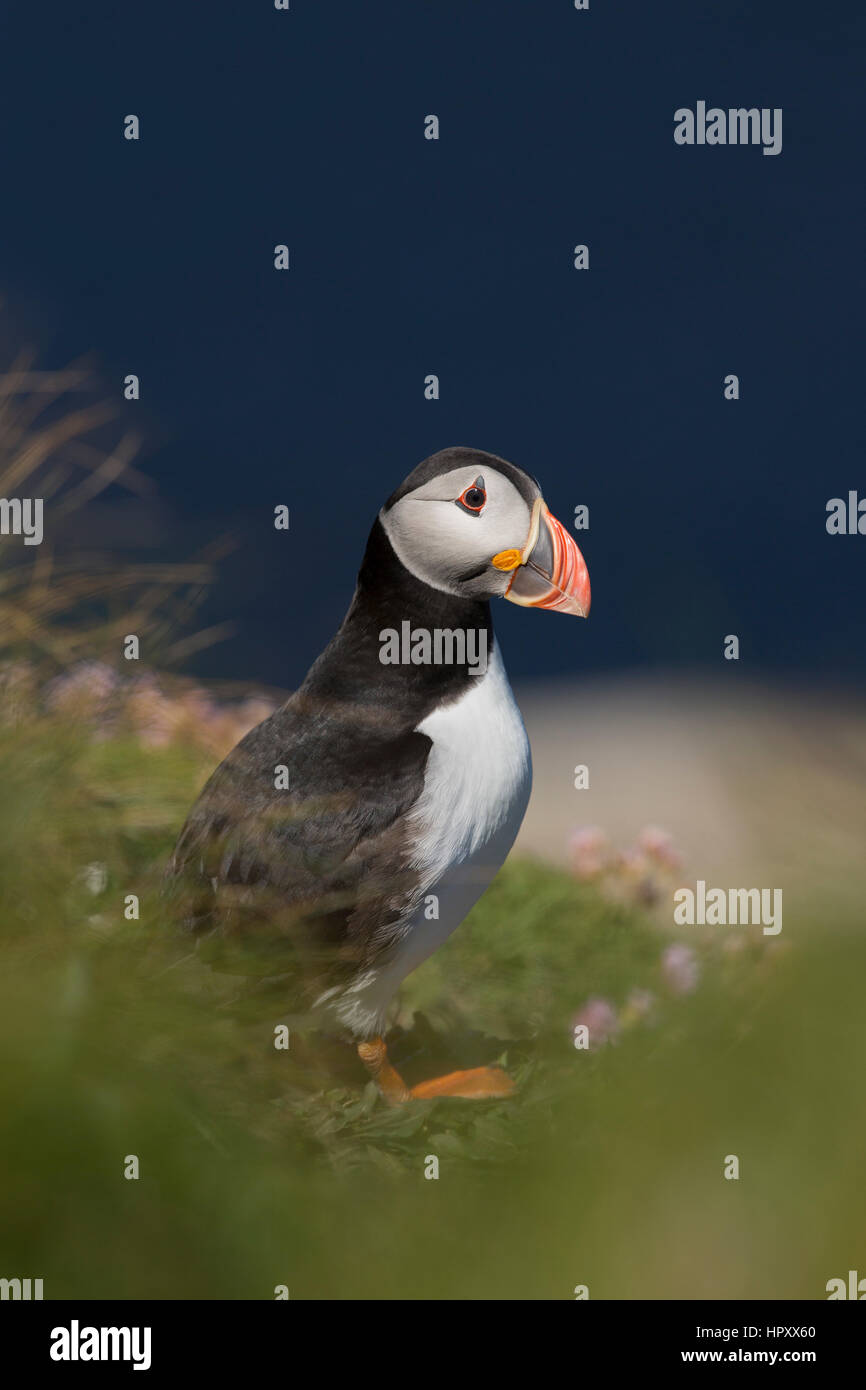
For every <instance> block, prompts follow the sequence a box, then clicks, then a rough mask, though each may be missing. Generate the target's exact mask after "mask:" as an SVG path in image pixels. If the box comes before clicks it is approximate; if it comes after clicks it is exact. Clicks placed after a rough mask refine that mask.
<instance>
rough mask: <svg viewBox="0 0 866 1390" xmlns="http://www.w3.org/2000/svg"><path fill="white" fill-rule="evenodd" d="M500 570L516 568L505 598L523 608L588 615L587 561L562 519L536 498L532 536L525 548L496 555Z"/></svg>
mask: <svg viewBox="0 0 866 1390" xmlns="http://www.w3.org/2000/svg"><path fill="white" fill-rule="evenodd" d="M493 564H494V565H495V566H496V568H497V569H503V570H513V571H514V572H513V574H512V576H511V583H510V584H509V586H508V588H507V589H506V591H505V597H506V598H507V599H510V600H511V602H512V603H519V604H520V605H521V606H522V607H523V608H553V609H555V610H556V611H557V612H559V613H575V614H576V615H577V617H579V618H587V617H589V605H590V602H591V597H592V596H591V593H590V587H589V571H588V569H587V568H586V561H585V560H584V558H583V556H582V555H581V553H580V550H579V549H578V547H577V545H576V543H575V542H574V541H573V540H572V538H571V536H570V535H569V534H568V532H567V531H566V529H565V527H564V526H563V525H562V523H561V522H559V521H557V519H556V517H555V516H553V515H551V513H550V512H549V511H548V510H547V506H546V504H545V502H544V501H543V500H542V499H541V498H540V497H538V498H536V500H535V503H534V505H533V508H532V524H531V526H530V529H529V537H528V539H527V542H526V545H525V546H524V548H523V550H522V551H518V550H503V551H502V552H501V553H500V554H499V555H495V556H494V557H493Z"/></svg>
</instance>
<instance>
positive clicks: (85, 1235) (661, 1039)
mask: <svg viewBox="0 0 866 1390" xmlns="http://www.w3.org/2000/svg"><path fill="white" fill-rule="evenodd" d="M212 761H213V759H212V757H211V756H210V755H208V754H207V753H206V752H205V751H203V750H201V749H196V748H195V747H193V746H190V745H188V744H186V743H174V744H169V745H167V746H165V747H157V748H154V747H147V746H145V745H144V744H142V743H141V741H139V740H138V739H136V738H135V737H133V736H131V735H130V734H129V733H128V732H124V731H122V730H121V731H118V732H117V733H116V734H113V735H112V736H110V737H102V738H97V739H94V738H93V737H91V735H90V733H89V732H87V731H85V730H83V729H82V728H81V727H80V726H79V725H76V724H74V723H69V722H67V723H64V722H63V721H61V720H60V719H59V718H57V717H51V718H42V717H39V718H37V717H34V718H31V719H28V720H23V721H21V722H19V723H17V724H15V725H8V726H6V727H4V728H3V730H2V732H0V774H2V779H3V786H4V792H5V795H4V798H3V800H2V807H0V902H2V909H3V910H2V959H3V970H2V977H0V1047H2V1056H3V1067H2V1069H0V1233H2V1234H0V1273H2V1274H3V1275H5V1276H8V1277H11V1276H13V1275H19V1276H30V1277H41V1278H43V1279H44V1280H45V1293H46V1297H49V1298H54V1297H101V1296H107V1297H122V1298H126V1297H145V1298H146V1297H156V1298H270V1297H272V1296H273V1291H274V1287H275V1286H276V1285H278V1284H287V1285H288V1286H289V1288H290V1292H291V1296H292V1298H322V1297H327V1298H423V1297H438V1298H525V1297H529V1298H536V1297H545V1298H546V1297H553V1298H569V1297H570V1296H571V1291H572V1289H573V1287H574V1285H575V1284H578V1283H585V1284H588V1285H589V1287H590V1293H591V1296H592V1297H626V1298H627V1297H637V1296H647V1295H648V1296H650V1297H695V1296H697V1297H714V1296H718V1297H775V1296H780V1297H801V1298H813V1297H822V1296H823V1291H824V1285H825V1283H826V1281H827V1279H829V1278H831V1277H833V1276H835V1275H837V1274H844V1273H845V1272H846V1271H847V1270H848V1268H853V1267H857V1264H858V1261H859V1262H860V1267H861V1269H862V1262H863V1259H864V1255H863V1245H862V1217H863V1214H864V1202H863V1197H862V1154H863V1147H864V1140H866V1102H864V1096H863V1087H862V1074H863V1065H864V1062H866V1043H864V1029H863V1024H862V1005H861V1000H860V995H861V993H862V985H861V983H860V982H861V981H862V978H863V971H864V966H866V959H864V956H866V951H864V947H863V944H862V941H861V939H860V937H859V936H858V935H857V934H856V933H853V932H852V933H846V932H844V931H843V930H841V928H842V927H844V926H845V925H846V924H844V923H825V924H824V930H823V932H822V933H816V932H814V931H812V932H810V933H808V934H806V933H804V935H806V937H807V943H808V944H803V945H802V946H801V945H800V944H799V939H798V938H796V937H795V939H794V940H793V942H791V943H789V942H788V941H787V939H786V938H787V934H788V933H787V928H786V932H785V933H783V937H782V938H780V939H779V940H778V941H772V942H768V941H767V940H766V939H764V938H763V937H761V936H760V934H757V935H756V933H757V932H758V929H756V928H739V929H732V930H733V931H734V932H736V931H740V932H741V933H743V936H744V944H743V947H742V949H740V950H738V951H730V950H727V949H725V946H724V941H723V940H722V938H721V936H720V935H719V934H718V933H716V934H712V932H711V929H706V928H705V929H698V928H694V929H691V931H692V935H691V936H690V937H689V938H688V940H689V943H690V944H692V945H694V943H695V942H701V941H703V942H704V944H703V945H701V946H700V948H699V949H698V961H699V964H700V970H701V978H700V982H699V983H698V984H697V987H696V988H694V989H692V988H691V987H689V988H684V989H683V990H682V991H681V992H680V993H676V992H675V991H674V990H673V989H672V987H671V983H670V980H669V979H667V978H666V976H665V972H664V969H663V967H662V958H663V953H664V951H665V948H666V947H667V946H668V945H669V944H670V941H671V939H672V938H671V935H670V932H669V930H668V929H667V928H666V927H663V926H661V925H660V924H659V923H658V922H656V921H655V920H653V918H652V917H651V916H650V915H649V914H648V913H647V912H646V911H645V910H643V909H638V908H635V907H630V906H626V905H624V904H622V903H618V902H612V901H610V900H608V899H607V898H606V897H604V896H602V895H601V893H600V892H599V891H598V890H597V888H595V887H593V886H592V885H590V884H586V883H580V882H577V881H576V880H574V879H572V878H571V877H570V876H568V875H566V874H563V873H560V872H556V871H553V870H551V869H550V868H548V867H546V866H542V865H538V864H533V863H528V862H516V863H513V864H511V865H509V866H508V867H507V868H506V869H505V870H504V871H503V873H502V875H501V876H500V878H499V879H498V880H497V881H496V883H495V884H494V886H493V887H492V888H491V890H490V891H489V892H488V893H487V894H486V895H485V897H484V899H483V900H482V902H481V903H480V904H479V906H478V907H477V909H476V910H475V911H474V912H473V914H472V916H471V917H470V919H469V920H468V921H467V922H466V923H465V924H464V926H463V927H462V928H461V930H460V931H459V932H458V933H457V934H455V936H454V937H453V938H452V939H451V940H450V941H449V942H448V943H447V944H446V946H445V947H443V949H442V950H441V951H440V952H438V953H437V955H436V956H434V957H433V958H432V959H431V960H430V961H428V962H427V963H426V964H425V965H424V966H422V967H421V969H420V970H418V971H417V972H416V974H415V975H414V976H413V977H411V979H410V980H409V981H408V982H407V984H406V986H405V989H404V991H403V995H402V1001H401V1005H400V1014H399V1021H398V1023H397V1025H396V1026H395V1029H394V1033H393V1037H392V1039H391V1044H390V1046H391V1054H392V1058H393V1060H394V1062H395V1064H396V1065H398V1066H399V1067H400V1069H401V1070H402V1072H403V1074H404V1075H405V1076H406V1078H407V1080H409V1081H410V1082H411V1081H414V1080H416V1079H419V1078H420V1077H421V1076H426V1075H431V1074H436V1073H437V1072H439V1071H445V1070H449V1069H451V1068H453V1067H455V1066H473V1065H478V1064H480V1063H490V1062H494V1061H496V1060H497V1059H499V1060H500V1061H501V1062H502V1063H503V1064H504V1065H506V1067H507V1068H508V1070H509V1072H510V1073H511V1074H512V1076H514V1077H515V1078H516V1079H517V1081H518V1083H519V1089H518V1093H517V1095H516V1096H515V1097H514V1098H511V1099H509V1100H507V1101H496V1102H493V1101H490V1102H469V1101H461V1100H438V1101H426V1102H423V1103H419V1102H415V1103H412V1104H410V1105H408V1106H406V1107H403V1108H399V1109H396V1110H389V1109H387V1108H386V1107H385V1106H384V1105H383V1104H382V1102H381V1100H380V1098H379V1097H378V1095H377V1092H376V1090H375V1087H374V1086H372V1085H371V1084H370V1083H369V1082H368V1081H367V1079H366V1076H365V1074H364V1072H363V1069H362V1068H361V1067H360V1064H359V1063H358V1062H357V1059H356V1058H355V1056H354V1053H353V1052H352V1050H351V1049H350V1048H348V1047H345V1046H343V1045H342V1044H337V1043H334V1042H329V1041H328V1040H326V1039H323V1038H318V1037H315V1036H307V1037H302V1036H301V1035H295V1034H293V1035H292V1038H291V1046H290V1048H289V1050H288V1051H280V1050H277V1049H275V1047H274V1027H275V1025H277V1024H278V1023H279V1022H280V1000H279V994H278V993H275V992H271V993H262V994H260V995H248V994H247V995H244V994H243V993H242V986H241V985H240V984H239V982H238V981H237V980H235V979H233V978H231V977H224V976H217V975H216V974H215V973H213V972H211V971H209V970H207V969H206V968H204V967H203V966H202V964H201V962H200V960H199V959H198V958H197V957H196V954H195V952H194V951H193V950H192V949H191V948H190V946H189V944H188V943H187V942H186V941H184V940H183V939H182V938H179V937H177V936H176V935H175V933H174V931H173V929H172V927H171V925H170V923H169V922H168V921H167V920H166V913H165V908H164V905H163V903H162V902H161V900H160V895H159V889H160V877H161V872H162V867H163V864H164V861H165V857H166V855H167V853H168V852H169V850H170V847H171V844H172V842H173V839H174V836H175V834H176V832H177V829H178V827H179V825H180V823H181V821H182V819H183V816H184V814H185V812H186V809H187V808H188V805H189V803H190V801H191V800H192V798H193V796H194V794H195V791H196V788H197V787H198V786H199V785H200V784H201V782H202V781H203V779H204V777H205V776H206V775H207V772H208V771H209V768H210V766H211V765H212ZM94 864H96V865H101V866H104V869H103V870H102V871H101V872H100V874H99V875H97V876H96V879H95V880H94V877H93V875H92V874H91V875H90V876H88V873H87V872H86V867H87V866H88V865H94ZM130 893H135V894H137V895H138V896H139V898H140V903H141V916H140V920H138V921H135V920H126V919H125V917H124V898H125V896H126V895H127V894H130ZM702 930H703V933H704V936H703V937H702V936H701V931H702ZM650 997H651V1002H648V1001H649V1000H650ZM594 998H595V999H601V1000H603V1001H605V1002H606V1004H607V1005H609V1007H610V1009H611V1010H612V1011H613V1012H614V1013H615V1015H616V1018H617V1021H618V1028H617V1030H616V1032H615V1034H614V1035H613V1037H612V1038H611V1040H610V1041H609V1042H608V1043H607V1044H606V1045H605V1046H602V1047H598V1048H593V1049H590V1050H589V1051H584V1050H577V1049H575V1047H574V1045H573V1036H572V1029H573V1023H574V1021H575V1017H576V1016H577V1015H579V1014H580V1012H581V1010H583V1009H584V1008H585V1006H586V1005H587V1002H588V1001H590V1000H592V999H594ZM636 1000H639V1001H641V1002H640V1007H638V1004H637V1003H636V1002H635V1001H636ZM131 1154H134V1155H137V1156H138V1159H139V1161H140V1171H141V1175H140V1178H139V1179H138V1180H135V1181H128V1180H126V1179H125V1178H124V1176H123V1172H124V1162H125V1159H126V1156H127V1155H131ZM728 1154H736V1155H738V1157H739V1159H740V1167H741V1177H740V1180H739V1181H737V1182H730V1181H725V1179H724V1178H723V1167H724V1161H725V1156H726V1155H728ZM428 1155H435V1156H436V1157H437V1158H438V1160H439V1172H440V1176H439V1179H438V1181H429V1180H427V1179H425V1177H424V1168H425V1159H426V1157H427V1156H428Z"/></svg>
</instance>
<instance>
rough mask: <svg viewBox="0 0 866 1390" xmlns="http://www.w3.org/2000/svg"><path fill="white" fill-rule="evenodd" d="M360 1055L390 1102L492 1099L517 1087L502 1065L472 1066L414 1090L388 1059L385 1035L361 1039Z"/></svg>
mask: <svg viewBox="0 0 866 1390" xmlns="http://www.w3.org/2000/svg"><path fill="white" fill-rule="evenodd" d="M358 1056H359V1057H360V1058H361V1061H362V1062H363V1063H364V1066H365V1067H366V1068H367V1070H368V1071H369V1073H370V1075H371V1076H372V1077H373V1080H374V1081H375V1082H376V1085H377V1086H378V1087H379V1093H380V1095H381V1096H382V1099H383V1100H384V1101H385V1103H386V1104H387V1105H402V1104H403V1103H404V1102H405V1101H407V1100H433V1099H435V1097H436V1096H462V1097H463V1098H464V1099H465V1100H490V1099H492V1098H493V1097H496V1096H510V1095H513V1094H514V1091H515V1090H516V1087H515V1085H514V1082H513V1081H512V1080H511V1077H510V1076H507V1075H506V1073H505V1072H504V1071H503V1070H502V1068H501V1067H472V1068H471V1070H469V1071H452V1072H449V1073H448V1075H447V1076H436V1077H434V1078H433V1080H432V1081H422V1082H421V1083H420V1084H419V1085H418V1086H413V1087H412V1089H411V1090H410V1089H409V1087H408V1086H407V1085H406V1083H405V1081H404V1080H403V1078H402V1076H401V1075H400V1073H399V1072H398V1071H397V1070H396V1069H395V1068H394V1067H392V1066H391V1063H390V1062H389V1061H388V1050H387V1048H386V1047H385V1044H384V1042H383V1041H382V1039H381V1038H373V1039H371V1041H370V1042H363V1043H358Z"/></svg>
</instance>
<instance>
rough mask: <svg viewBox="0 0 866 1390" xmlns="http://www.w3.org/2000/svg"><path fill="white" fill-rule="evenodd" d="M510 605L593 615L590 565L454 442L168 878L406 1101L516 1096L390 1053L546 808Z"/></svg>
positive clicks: (522, 488)
mask: <svg viewBox="0 0 866 1390" xmlns="http://www.w3.org/2000/svg"><path fill="white" fill-rule="evenodd" d="M497 598H504V599H507V600H509V601H510V602H511V603H516V604H519V605H520V606H521V607H523V608H537V609H548V610H551V611H553V612H555V613H563V614H573V615H576V616H578V617H583V618H585V617H587V616H588V614H589V608H590V582H589V574H588V572H587V567H586V563H585V561H584V558H583V555H582V554H581V552H580V550H579V548H578V546H577V544H576V543H575V541H574V539H573V537H572V536H571V535H570V534H569V532H568V531H567V530H566V529H565V527H564V526H563V525H562V524H561V523H560V522H559V521H557V520H556V518H555V517H554V516H553V515H552V513H551V512H550V511H549V509H548V507H547V505H546V503H545V501H544V498H543V497H542V493H541V488H540V487H539V484H538V483H537V482H536V480H535V479H534V478H533V477H532V476H531V475H530V474H529V473H526V472H524V471H523V469H521V468H519V467H517V466H516V465H515V464H513V463H509V462H507V461H506V460H505V459H503V458H499V457H497V456H496V455H494V454H490V453H486V452H484V451H482V450H479V449H473V448H467V447H462V446H461V447H452V448H448V449H443V450H441V451H440V452H438V453H435V454H433V455H432V456H431V457H430V458H427V459H425V460H424V461H423V462H422V463H420V464H419V465H418V466H417V467H416V468H415V469H413V471H412V472H411V473H409V475H408V477H406V478H405V479H404V481H403V482H402V483H401V484H400V486H399V487H398V488H397V489H396V490H395V491H394V492H392V494H391V496H390V497H389V498H388V500H387V502H385V504H384V506H383V507H382V508H381V510H380V511H379V513H378V515H377V517H376V519H375V521H374V522H373V526H372V529H371V531H370V535H369V539H368V541H367V547H366V550H365V553H364V557H363V561H362V563H361V567H360V571H359V573H358V576H357V583H356V587H355V592H354V595H353V597H352V600H351V603H350V605H349V608H348V611H347V613H346V616H345V617H344V619H343V621H342V623H341V624H340V627H339V629H338V630H337V632H336V634H335V635H334V637H333V638H332V639H331V641H330V642H329V643H328V645H327V646H326V647H325V649H324V651H323V652H322V653H321V655H320V656H319V657H318V658H317V660H316V661H315V662H314V663H313V665H312V666H311V668H310V670H309V672H308V674H307V676H306V677H305V679H304V681H303V683H302V684H301V685H300V686H299V688H298V689H297V690H295V692H294V693H293V694H292V695H291V697H290V698H289V699H288V700H287V701H286V702H285V704H283V705H282V706H281V707H280V708H278V709H277V710H276V711H275V712H274V713H273V714H271V715H270V716H269V717H268V718H267V719H265V720H264V721H263V722H262V723H260V724H259V725H257V726H256V727H255V728H254V729H252V730H251V731H250V732H249V733H248V734H246V735H245V737H244V738H243V739H242V740H241V741H240V742H239V743H238V744H237V745H236V747H235V748H234V749H233V750H232V751H231V752H230V753H229V754H228V756H227V757H226V758H225V759H224V761H223V762H222V763H221V764H220V765H219V767H218V768H217V769H216V771H215V772H214V773H213V775H212V776H211V777H210V779H209V781H208V782H207V784H206V785H205V787H204V789H203V790H202V792H201V794H200V796H199V797H198V800H197V801H196V802H195V804H194V806H193V807H192V810H191V811H190V813H189V816H188V817H187V820H186V823H185V825H184V827H183V829H182V830H181V833H180V836H179V838H178V841H177V844H176V846H175V848H174V852H173V854H172V856H171V858H170V861H169V864H168V867H167V871H166V878H167V887H168V889H169V891H170V892H173V893H175V894H177V895H178V896H179V899H180V902H181V904H182V907H181V912H180V920H181V922H182V929H183V930H184V931H186V932H188V933H190V934H191V935H192V936H193V937H194V938H195V940H196V943H197V949H198V950H199V951H200V952H201V953H202V954H203V956H204V958H205V960H206V961H208V963H209V964H211V965H212V966H213V967H215V968H216V969H217V970H228V971H230V972H234V973H238V974H248V975H252V976H256V977H258V979H257V982H256V987H263V986H264V985H265V984H267V987H268V988H275V989H277V990H278V991H279V992H280V997H281V1001H284V1013H283V1016H284V1017H287V1018H288V1019H290V1020H291V1021H293V1022H294V1024H295V1025H296V1026H301V1027H308V1028H314V1029H317V1030H321V1031H323V1032H325V1033H329V1034H332V1035H336V1036H337V1037H339V1038H341V1039H342V1040H344V1041H350V1042H351V1043H352V1044H353V1046H354V1047H356V1048H357V1053H358V1056H359V1057H360V1059H361V1061H362V1062H363V1064H364V1066H365V1067H366V1069H367V1071H368V1072H369V1074H370V1075H371V1076H372V1077H373V1079H374V1080H375V1082H376V1084H377V1087H378V1090H379V1092H380V1094H381V1096H382V1097H383V1099H384V1100H385V1102H386V1103H387V1104H389V1105H398V1104H402V1103H404V1102H407V1101H410V1100H413V1099H415V1100H425V1099H431V1098H435V1097H439V1096H454V1097H462V1098H466V1099H486V1098H491V1097H501V1096H507V1095H510V1094H511V1093H512V1091H513V1090H514V1082H513V1081H512V1079H511V1078H510V1077H509V1076H508V1074H507V1072H506V1071H505V1070H504V1069H503V1068H500V1067H494V1066H485V1067H473V1068H470V1069H468V1070H462V1071H454V1072H450V1073H449V1074H448V1075H446V1076H439V1077H435V1078H433V1079H432V1080H427V1081H424V1082H422V1083H420V1084H418V1085H415V1086H411V1087H410V1086H408V1085H406V1083H405V1082H404V1080H403V1078H402V1077H401V1076H400V1074H399V1072H398V1071H397V1069H396V1068H395V1067H394V1065H393V1064H392V1063H391V1061H390V1060H389V1057H388V1051H387V1047H386V1043H385V1034H386V1031H387V1019H388V1013H389V1006H390V1004H391V1001H392V1000H393V998H394V996H395V994H396V992H397V990H398V988H399V986H400V984H401V983H402V981H403V980H404V979H405V978H406V976H407V975H408V974H409V973H410V972H411V971H413V970H414V969H415V968H416V967H417V966H418V965H420V964H421V962H422V961H424V960H425V959H427V957H428V956H430V955H431V954H432V952H434V951H435V950H436V949H437V948H438V947H439V946H441V945H442V943H443V942H444V941H445V940H446V939H447V938H448V937H449V936H450V935H451V933H452V932H453V931H454V930H455V928H456V927H458V926H459V925H460V923H461V922H462V921H463V919H464V918H465V917H466V915H467V914H468V912H469V911H470V909H471V908H472V906H473V905H474V904H475V902H476V901H477V900H478V898H479V897H480V896H481V894H482V893H483V892H484V891H485V889H486V888H487V886H488V884H489V883H490V882H491V880H492V878H493V877H494V875H495V874H496V873H497V872H498V870H499V868H500V867H501V865H502V863H503V861H504V860H505V857H506V855H507V854H508V852H509V850H510V848H511V846H512V844H513V842H514V839H515V836H516V835H517V832H518V829H519V827H520V824H521V822H522V820H523V816H524V813H525V811H526V806H527V802H528V800H529V793H530V786H531V780H532V764H531V757H530V749H529V742H528V739H527V735H526V730H525V728H524V724H523V720H522V718H521V715H520V712H519V710H518V708H517V705H516V703H515V700H514V696H513V694H512V691H511V687H510V685H509V682H508V677H507V676H506V673H505V667H504V665H503V662H502V656H501V653H500V649H499V645H498V642H497V640H496V637H495V634H494V631H493V624H492V619H491V600H493V599H497Z"/></svg>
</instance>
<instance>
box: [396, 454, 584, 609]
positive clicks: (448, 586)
mask: <svg viewBox="0 0 866 1390" xmlns="http://www.w3.org/2000/svg"><path fill="white" fill-rule="evenodd" d="M379 519H380V521H381V523H382V525H383V527H384V529H385V532H386V534H387V536H388V539H389V540H390V542H391V545H392V547H393V549H394V552H395V554H396V555H397V557H398V559H399V560H400V561H401V563H402V564H403V565H404V566H405V567H406V569H408V570H409V571H410V572H411V573H412V574H414V575H415V576H416V578H418V579H421V580H423V581H424V583H426V584H430V585H432V587H433V588H434V589H441V590H443V591H444V592H445V593H448V594H456V595H458V596H460V597H461V598H475V599H489V598H496V597H500V598H507V599H510V600H511V602H512V603H519V604H521V605H523V606H524V607H526V608H553V609H556V610H557V611H558V612H560V613H576V614H577V615H578V617H581V618H585V617H587V615H588V614H589V604H590V590H589V573H588V572H587V568H586V563H585V561H584V558H583V556H582V555H581V553H580V551H579V550H578V548H577V546H576V545H575V543H574V541H573V540H572V538H571V536H570V535H569V533H568V532H567V531H566V530H565V528H564V526H562V525H561V524H560V523H559V522H558V521H557V520H556V518H555V517H554V516H552V515H551V514H550V512H549V511H548V510H547V506H546V505H545V502H544V498H543V497H542V495H541V489H540V487H539V486H538V483H537V482H536V481H535V479H534V478H531V477H530V476H529V474H528V473H524V472H523V470H522V469H521V468H516V467H515V466H514V464H513V463H507V462H506V461H505V459H501V458H497V457H496V455H495V454H485V453H482V452H481V450H480V449H463V448H455V449H443V450H441V452H440V453H438V454H433V455H432V456H431V457H430V458H428V459H425V460H424V462H423V463H419V465H418V467H417V468H415V469H413V471H412V472H411V473H410V474H409V476H408V478H406V479H405V481H404V482H402V483H401V484H400V486H399V487H398V488H397V491H396V492H394V493H392V495H391V496H390V497H389V499H388V501H387V502H386V503H385V505H384V507H383V508H382V510H381V512H380V513H379Z"/></svg>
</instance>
